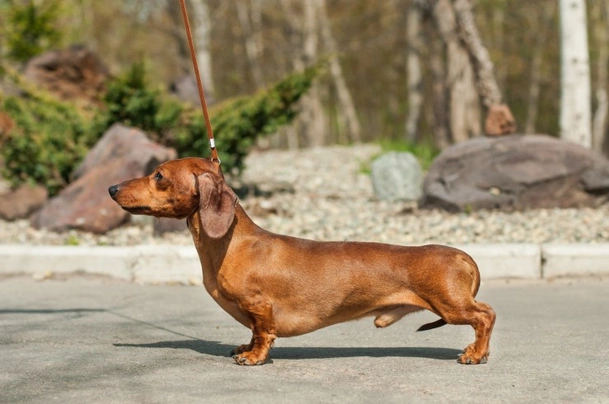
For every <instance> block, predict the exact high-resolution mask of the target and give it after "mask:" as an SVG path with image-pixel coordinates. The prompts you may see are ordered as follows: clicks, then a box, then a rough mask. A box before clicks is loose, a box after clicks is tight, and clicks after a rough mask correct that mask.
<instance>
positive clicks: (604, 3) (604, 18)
mask: <svg viewBox="0 0 609 404" xmlns="http://www.w3.org/2000/svg"><path fill="white" fill-rule="evenodd" d="M593 7H595V8H594V9H592V12H593V13H594V14H595V15H597V16H598V17H599V18H598V21H596V23H595V24H594V35H595V37H596V45H597V48H598V62H597V72H596V86H595V87H596V104H597V106H596V110H595V111H594V118H593V121H592V146H593V148H594V150H596V151H598V152H600V153H602V152H604V146H605V143H606V141H605V136H606V131H607V113H608V112H609V111H608V110H609V99H608V97H607V63H609V28H608V26H607V24H608V23H609V1H608V0H599V1H597V2H596V3H594V5H593Z"/></svg>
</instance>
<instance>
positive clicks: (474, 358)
mask: <svg viewBox="0 0 609 404" xmlns="http://www.w3.org/2000/svg"><path fill="white" fill-rule="evenodd" d="M488 355H489V353H487V354H486V355H482V356H481V357H478V355H474V354H473V353H472V352H471V351H470V352H465V353H463V354H461V355H459V358H457V362H459V363H460V364H462V365H483V364H485V363H487V362H488Z"/></svg>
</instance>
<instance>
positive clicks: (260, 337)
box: [233, 303, 276, 366]
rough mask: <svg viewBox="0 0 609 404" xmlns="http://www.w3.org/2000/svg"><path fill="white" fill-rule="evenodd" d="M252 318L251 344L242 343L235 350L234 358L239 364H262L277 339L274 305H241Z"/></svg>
mask: <svg viewBox="0 0 609 404" xmlns="http://www.w3.org/2000/svg"><path fill="white" fill-rule="evenodd" d="M241 307H242V309H244V311H246V312H247V313H248V315H249V316H250V317H251V318H252V320H253V321H252V325H251V328H252V340H251V342H250V343H249V345H241V346H240V347H237V348H235V350H234V351H233V358H234V359H235V362H237V364H239V365H248V366H252V365H262V364H264V363H266V361H267V359H268V357H269V351H270V349H271V347H272V345H273V341H275V338H276V335H275V320H274V319H273V307H272V306H271V304H269V303H258V304H253V305H241Z"/></svg>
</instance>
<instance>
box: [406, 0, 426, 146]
mask: <svg viewBox="0 0 609 404" xmlns="http://www.w3.org/2000/svg"><path fill="white" fill-rule="evenodd" d="M424 6H425V4H424V2H422V1H420V0H417V1H411V2H410V5H409V7H408V11H407V14H406V40H407V45H406V46H407V48H406V79H407V86H408V89H407V91H408V115H407V117H406V140H408V141H409V142H410V143H414V142H415V141H416V140H417V134H418V130H419V120H420V117H421V107H422V106H423V71H422V68H421V52H422V50H423V43H424V38H423V27H422V25H423V7H424Z"/></svg>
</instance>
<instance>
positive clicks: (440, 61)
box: [430, 40, 452, 150]
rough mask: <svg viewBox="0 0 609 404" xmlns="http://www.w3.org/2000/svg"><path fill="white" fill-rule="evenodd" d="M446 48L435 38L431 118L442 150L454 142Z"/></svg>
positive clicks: (433, 45)
mask: <svg viewBox="0 0 609 404" xmlns="http://www.w3.org/2000/svg"><path fill="white" fill-rule="evenodd" d="M444 48H445V47H444V45H443V43H442V41H441V40H434V42H433V43H432V52H431V55H430V58H431V60H430V68H431V75H432V79H433V88H432V92H433V117H432V119H430V122H432V128H433V137H434V143H435V145H436V147H437V148H438V149H440V150H442V149H445V148H446V147H448V146H450V144H451V143H452V142H451V133H450V124H449V119H448V118H449V116H448V105H447V99H446V94H447V86H446V67H445V63H444V53H445V49H444Z"/></svg>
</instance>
